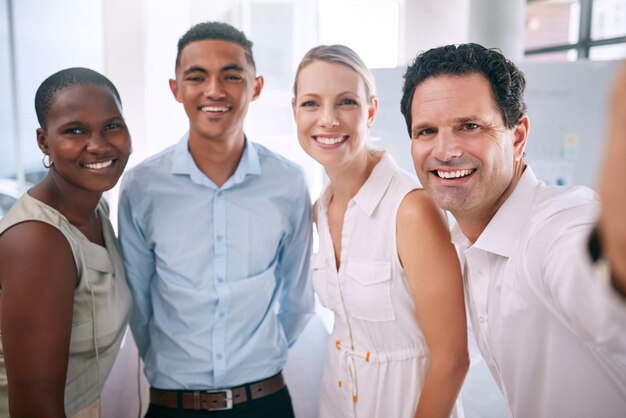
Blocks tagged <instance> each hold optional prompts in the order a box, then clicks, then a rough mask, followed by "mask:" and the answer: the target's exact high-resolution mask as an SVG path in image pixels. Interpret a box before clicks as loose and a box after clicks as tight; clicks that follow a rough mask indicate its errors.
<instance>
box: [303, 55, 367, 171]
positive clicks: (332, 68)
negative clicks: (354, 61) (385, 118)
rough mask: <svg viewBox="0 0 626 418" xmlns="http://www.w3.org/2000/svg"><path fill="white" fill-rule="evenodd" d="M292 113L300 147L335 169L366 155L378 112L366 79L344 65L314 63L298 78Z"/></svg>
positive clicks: (324, 164)
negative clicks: (370, 132) (369, 96)
mask: <svg viewBox="0 0 626 418" xmlns="http://www.w3.org/2000/svg"><path fill="white" fill-rule="evenodd" d="M296 86H297V89H296V91H297V92H298V95H297V97H295V98H294V99H293V102H292V105H293V111H294V117H295V120H296V125H297V130H298V140H299V141H300V145H301V146H302V148H303V149H304V151H306V153H307V154H309V155H310V156H311V157H313V158H314V159H315V160H316V161H318V162H319V163H320V164H322V165H323V166H324V167H326V168H329V167H336V166H340V165H343V164H345V163H348V162H350V161H352V160H353V159H354V158H355V156H356V155H358V154H359V153H363V152H366V151H367V138H368V131H369V127H370V126H371V124H372V123H373V122H374V118H375V116H376V110H377V103H378V102H377V101H376V98H371V99H370V98H368V97H367V95H366V88H365V83H364V82H363V79H362V78H361V77H360V76H359V74H358V73H357V72H356V71H354V70H352V69H351V68H349V67H348V66H346V65H343V64H336V63H328V62H325V61H319V60H318V61H313V62H312V63H310V64H309V65H307V66H306V67H304V68H303V69H302V70H301V71H300V73H299V74H298V79H297V81H296Z"/></svg>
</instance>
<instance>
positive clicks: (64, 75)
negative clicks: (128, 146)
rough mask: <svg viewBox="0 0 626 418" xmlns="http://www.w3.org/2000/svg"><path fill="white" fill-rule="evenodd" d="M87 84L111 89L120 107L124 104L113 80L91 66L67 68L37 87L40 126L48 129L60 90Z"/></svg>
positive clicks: (36, 110)
mask: <svg viewBox="0 0 626 418" xmlns="http://www.w3.org/2000/svg"><path fill="white" fill-rule="evenodd" d="M85 84H95V85H97V86H103V87H105V88H107V89H109V90H111V93H113V95H114V96H115V98H116V99H117V101H118V103H119V104H120V107H121V106H122V99H120V94H119V93H118V92H117V89H116V88H115V85H114V84H113V83H112V82H111V80H109V79H108V78H106V77H105V76H103V75H102V74H100V73H99V72H97V71H94V70H90V69H89V68H82V67H72V68H66V69H64V70H61V71H58V72H56V73H54V74H52V75H51V76H50V77H48V78H46V79H45V80H44V81H43V82H42V83H41V85H40V86H39V88H38V89H37V93H35V112H36V113H37V120H38V121H39V126H40V127H41V128H42V129H44V130H45V129H46V123H47V116H48V112H49V111H50V108H51V107H52V105H53V104H54V100H55V98H56V95H57V93H58V92H60V91H61V90H65V89H66V88H68V87H73V86H76V85H85Z"/></svg>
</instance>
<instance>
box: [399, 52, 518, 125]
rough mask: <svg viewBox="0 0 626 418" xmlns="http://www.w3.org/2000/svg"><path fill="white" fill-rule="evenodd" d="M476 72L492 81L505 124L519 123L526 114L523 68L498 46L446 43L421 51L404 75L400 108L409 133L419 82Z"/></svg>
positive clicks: (490, 82)
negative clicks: (431, 78) (493, 47)
mask: <svg viewBox="0 0 626 418" xmlns="http://www.w3.org/2000/svg"><path fill="white" fill-rule="evenodd" d="M475 73H478V74H482V75H483V76H484V77H485V78H486V79H487V80H488V81H489V84H490V85H491V90H492V92H493V95H494V97H495V100H496V103H497V105H498V107H499V108H500V113H501V114H502V120H503V121H504V124H505V125H506V127H507V128H509V129H510V128H512V127H514V126H515V125H517V123H518V122H519V121H520V119H521V117H522V116H523V115H524V113H526V103H524V89H525V87H526V79H525V78H524V74H523V73H522V71H521V70H520V69H519V68H517V67H516V66H515V64H513V62H511V61H510V60H508V59H506V57H505V56H504V55H502V52H500V50H498V49H488V48H485V47H484V46H482V45H479V44H475V43H468V44H460V45H446V46H442V47H438V48H433V49H430V50H428V51H426V52H421V53H419V54H418V55H417V57H415V59H414V60H413V62H412V63H411V64H410V65H409V67H408V68H407V70H406V72H405V73H404V75H403V78H404V85H403V86H402V100H401V101H400V111H401V112H402V115H403V116H404V119H405V121H406V127H407V130H408V132H409V136H411V124H412V117H411V106H412V105H413V95H414V94H415V89H416V88H417V86H418V85H419V84H421V83H422V82H424V81H425V80H426V79H427V78H430V77H437V76H441V75H453V76H454V75H468V74H475Z"/></svg>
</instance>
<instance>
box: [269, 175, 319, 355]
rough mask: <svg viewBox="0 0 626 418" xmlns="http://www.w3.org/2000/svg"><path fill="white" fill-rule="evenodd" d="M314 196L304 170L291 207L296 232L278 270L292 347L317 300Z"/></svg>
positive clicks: (284, 249) (281, 315) (281, 316)
mask: <svg viewBox="0 0 626 418" xmlns="http://www.w3.org/2000/svg"><path fill="white" fill-rule="evenodd" d="M311 216H312V215H311V199H310V197H309V191H308V187H307V185H306V181H305V179H304V176H303V174H302V173H300V176H299V181H298V198H297V199H295V200H294V207H293V208H292V210H291V217H290V219H291V225H292V233H291V234H290V235H289V236H287V238H286V239H285V242H284V243H283V245H281V253H280V255H279V266H278V272H279V277H280V281H281V288H280V295H279V304H280V308H279V312H278V319H279V321H280V322H281V324H282V326H283V330H284V332H285V336H286V338H287V342H288V344H289V346H290V347H291V346H292V345H293V344H294V343H295V342H296V339H297V338H298V336H299V335H300V333H301V332H302V330H303V329H304V327H305V326H306V324H307V322H308V321H309V319H310V318H311V317H312V315H313V312H314V308H315V301H314V296H313V287H312V284H311V273H310V268H309V263H310V257H311V245H312V244H311V242H312V234H313V220H312V217H311Z"/></svg>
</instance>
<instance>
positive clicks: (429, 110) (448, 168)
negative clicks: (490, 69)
mask: <svg viewBox="0 0 626 418" xmlns="http://www.w3.org/2000/svg"><path fill="white" fill-rule="evenodd" d="M411 116H412V126H411V131H412V134H411V138H412V141H411V155H412V157H413V163H414V165H415V170H416V172H417V175H418V177H419V179H420V181H421V183H422V185H423V186H424V188H426V189H427V190H428V192H429V193H430V195H431V196H432V197H433V199H434V200H435V202H436V203H437V205H438V206H439V207H441V208H443V209H447V210H450V211H451V212H452V214H453V215H454V216H455V217H456V218H457V220H459V223H461V220H462V219H480V220H482V221H483V222H488V221H489V220H490V219H491V217H493V215H494V214H495V212H496V211H497V210H498V208H499V207H500V206H501V205H502V203H503V202H504V201H505V200H506V198H507V197H508V196H509V195H510V193H511V192H512V190H513V188H514V186H515V184H517V180H518V179H519V177H520V176H521V173H522V171H523V167H524V161H523V159H522V156H523V152H524V147H525V145H526V136H527V133H528V118H527V117H526V116H523V117H522V118H521V120H520V122H519V123H518V124H517V125H515V126H514V127H513V128H511V129H509V128H507V127H506V126H505V125H504V121H503V118H502V114H501V112H500V109H499V108H498V105H497V104H496V101H495V99H494V97H493V93H492V91H491V86H490V84H489V82H488V81H487V79H486V78H485V77H484V76H482V75H481V74H478V73H474V74H469V75H462V76H450V75H442V76H437V77H431V78H428V79H426V80H425V81H424V82H422V83H421V84H420V85H418V86H417V88H416V89H415V93H414V95H413V104H412V108H411Z"/></svg>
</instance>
